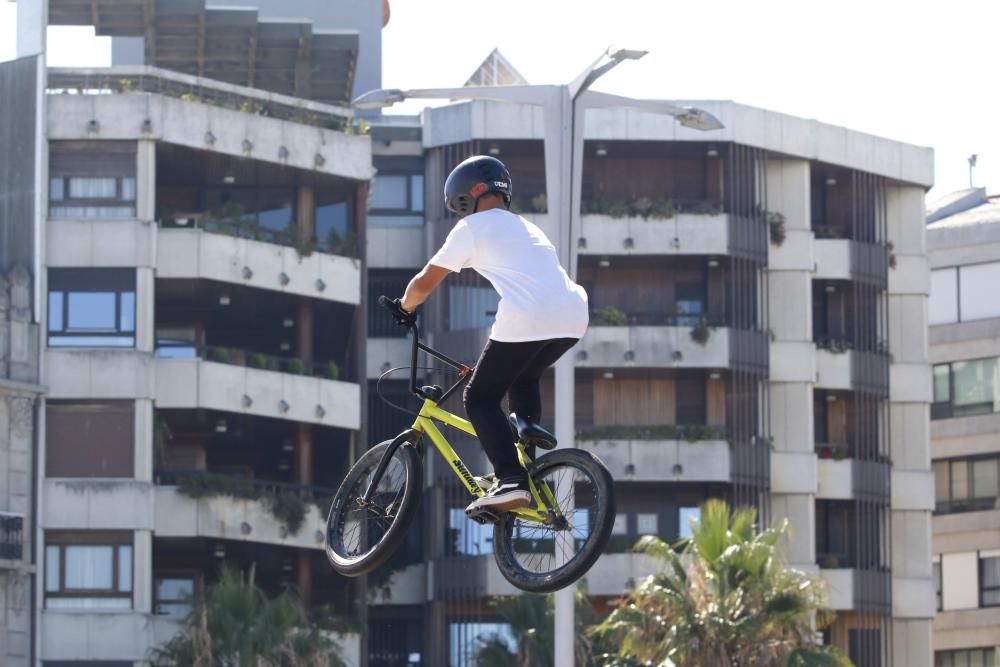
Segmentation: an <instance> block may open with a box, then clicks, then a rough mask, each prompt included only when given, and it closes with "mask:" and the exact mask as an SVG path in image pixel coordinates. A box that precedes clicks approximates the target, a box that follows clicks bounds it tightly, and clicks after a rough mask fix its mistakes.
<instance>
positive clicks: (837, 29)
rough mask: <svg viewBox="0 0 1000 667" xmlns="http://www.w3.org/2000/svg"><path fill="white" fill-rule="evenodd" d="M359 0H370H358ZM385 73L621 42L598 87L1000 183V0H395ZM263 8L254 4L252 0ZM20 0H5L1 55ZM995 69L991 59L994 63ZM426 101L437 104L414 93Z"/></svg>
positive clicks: (558, 64)
mask: <svg viewBox="0 0 1000 667" xmlns="http://www.w3.org/2000/svg"><path fill="white" fill-rule="evenodd" d="M355 1H358V0H355ZM391 3H392V19H391V21H390V22H389V25H388V26H387V27H386V28H385V29H384V31H383V35H382V38H383V42H382V59H383V62H382V65H383V67H382V83H383V85H384V86H386V87H391V88H404V89H405V88H433V87H453V86H459V85H461V84H462V83H464V82H465V80H466V79H467V78H468V76H469V75H470V74H471V73H472V71H473V70H474V69H475V68H476V66H477V65H478V64H479V63H480V62H481V61H482V60H483V59H484V58H485V57H486V56H487V55H488V54H489V53H490V51H492V49H493V48H494V47H498V48H499V49H500V51H501V52H502V53H503V54H504V55H505V56H506V57H507V59H508V60H509V61H510V62H511V63H512V64H513V65H514V66H515V67H516V68H517V69H518V70H519V71H520V72H521V74H523V75H524V77H525V78H526V79H527V80H528V81H529V82H530V83H568V82H569V81H571V80H572V79H574V78H575V77H576V75H577V74H578V73H579V72H580V71H582V70H583V69H584V68H586V67H587V66H588V65H589V64H590V63H591V62H592V61H593V60H594V59H595V58H597V56H599V55H600V54H601V53H602V52H603V51H604V50H605V49H606V48H607V47H608V46H611V45H614V46H616V47H623V48H631V49H645V50H648V51H649V55H647V56H646V57H645V58H643V59H642V60H640V61H636V62H626V63H623V64H622V65H620V66H619V67H618V68H616V69H615V70H614V71H613V72H611V73H609V74H608V75H606V76H605V77H604V78H602V79H601V80H600V81H599V82H598V83H597V84H596V85H595V86H594V89H595V90H601V91H604V92H609V93H617V94H622V95H630V96H633V97H647V98H654V99H676V100H699V99H701V100H708V99H728V100H734V101H736V102H740V103H743V104H749V105H752V106H757V107H763V108H766V109H773V110H775V111H780V112H783V113H788V114H792V115H796V116H801V117H804V118H816V119H818V120H821V121H824V122H827V123H832V124H834V125H842V126H845V127H848V128H850V129H853V130H858V131H862V132H868V133H871V134H876V135H880V136H884V137H887V138H890V139H896V140H900V141H905V142H909V143H913V144H917V145H921V146H930V147H932V148H934V151H935V181H936V184H935V187H934V188H933V189H932V190H931V192H930V194H929V199H931V200H933V199H935V198H936V197H938V196H941V195H944V194H946V193H948V192H951V191H953V190H957V189H961V188H966V187H968V186H969V166H968V161H967V159H968V157H969V156H970V155H972V154H974V153H975V154H977V155H978V161H977V166H976V168H975V171H974V175H973V176H974V180H973V183H974V185H976V186H977V187H979V186H985V187H986V188H987V191H988V192H990V193H991V194H1000V131H998V127H997V125H998V124H1000V123H998V121H1000V86H998V85H997V84H996V83H995V82H993V81H992V80H991V78H990V77H991V72H992V67H995V65H992V64H994V63H997V61H998V58H997V55H996V50H995V46H993V45H994V44H995V43H996V27H997V26H998V25H1000V2H997V1H996V0H948V1H947V2H945V1H944V0H935V1H933V2H931V1H927V0H908V1H898V0H863V1H858V0H840V1H838V2H818V1H817V0H715V1H714V2H707V1H704V0H703V1H702V2H691V1H690V0H685V1H683V2H682V1H678V0H614V1H613V2H611V1H607V0H603V1H600V0H576V1H570V0H503V1H502V2H500V1H499V0H487V1H485V2H484V1H483V0H476V2H469V0H420V1H419V2H418V1H417V0H391ZM248 4H252V0H250V1H249V2H248ZM15 8H16V5H14V4H11V3H8V2H5V1H4V0H0V60H7V59H10V58H12V57H14V33H15V23H16V22H15V12H16V9H15ZM49 42H50V47H49V48H50V58H49V62H50V64H51V65H57V66H58V65H62V66H67V65H78V66H84V65H92V66H100V65H106V64H109V62H110V45H109V41H108V40H107V39H106V38H95V37H93V31H92V30H91V29H89V28H63V27H59V28H50V33H49ZM991 66H992V67H991ZM407 104H408V106H404V107H403V108H402V109H399V111H404V112H410V113H415V112H417V111H419V109H420V107H421V106H424V105H425V103H420V102H411V103H407Z"/></svg>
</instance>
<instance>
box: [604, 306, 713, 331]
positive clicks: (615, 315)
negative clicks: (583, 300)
mask: <svg viewBox="0 0 1000 667" xmlns="http://www.w3.org/2000/svg"><path fill="white" fill-rule="evenodd" d="M702 324H704V326H709V327H724V326H727V322H726V316H725V315H723V314H722V313H670V312H660V313H657V312H628V313H626V312H624V311H622V310H619V309H618V308H617V307H615V306H605V307H600V306H595V307H594V308H592V309H591V311H590V325H591V326H595V327H617V326H621V327H626V326H653V327H696V326H699V325H702Z"/></svg>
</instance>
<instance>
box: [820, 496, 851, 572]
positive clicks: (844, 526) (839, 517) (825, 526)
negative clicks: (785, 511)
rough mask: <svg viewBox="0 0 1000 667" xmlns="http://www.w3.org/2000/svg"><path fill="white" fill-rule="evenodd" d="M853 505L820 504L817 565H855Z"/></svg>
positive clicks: (821, 501) (842, 566) (832, 501)
mask: <svg viewBox="0 0 1000 667" xmlns="http://www.w3.org/2000/svg"><path fill="white" fill-rule="evenodd" d="M852 510H853V508H852V506H851V504H850V502H845V501H837V500H817V501H816V563H817V564H818V565H819V566H820V567H822V568H831V569H837V568H850V567H853V566H854V532H855V531H854V520H853V519H854V512H853V511H852Z"/></svg>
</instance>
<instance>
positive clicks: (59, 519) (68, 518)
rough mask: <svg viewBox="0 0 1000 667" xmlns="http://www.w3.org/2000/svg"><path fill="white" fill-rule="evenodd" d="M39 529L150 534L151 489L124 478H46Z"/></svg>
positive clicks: (151, 523)
mask: <svg viewBox="0 0 1000 667" xmlns="http://www.w3.org/2000/svg"><path fill="white" fill-rule="evenodd" d="M43 493H44V500H45V502H44V503H43V504H42V507H43V510H44V514H43V520H44V523H43V525H44V526H45V527H46V528H50V529H71V530H152V528H153V502H154V497H153V488H152V485H151V484H149V483H148V482H138V481H135V480H131V479H125V478H106V479H100V478H98V479H87V480H82V479H57V478H51V477H49V478H47V479H46V480H45V482H44V486H43Z"/></svg>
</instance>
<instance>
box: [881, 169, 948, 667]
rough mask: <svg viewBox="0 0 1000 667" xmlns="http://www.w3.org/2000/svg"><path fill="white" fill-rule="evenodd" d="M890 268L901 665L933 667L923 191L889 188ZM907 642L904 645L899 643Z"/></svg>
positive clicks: (895, 589) (896, 622)
mask: <svg viewBox="0 0 1000 667" xmlns="http://www.w3.org/2000/svg"><path fill="white" fill-rule="evenodd" d="M886 214H887V227H888V241H889V242H890V243H891V244H892V247H891V251H890V252H891V253H892V255H893V257H892V261H891V262H890V268H889V289H888V294H887V299H888V309H889V331H888V337H889V350H890V353H891V360H892V363H891V364H890V366H889V429H890V431H889V432H890V442H889V445H890V452H891V458H892V462H893V468H892V484H891V488H892V502H891V512H892V607H893V611H892V613H893V617H894V618H893V630H894V633H895V634H894V644H895V655H894V662H895V664H897V665H920V666H921V667H924V666H927V667H929V665H930V664H931V657H930V656H931V655H932V652H931V651H930V645H931V643H932V638H933V629H932V623H933V619H934V616H935V613H936V602H935V596H934V582H933V579H932V576H931V512H932V511H933V509H934V479H933V475H932V473H931V469H930V458H931V456H930V454H931V452H930V428H929V423H928V418H929V414H928V413H929V404H930V402H931V399H932V387H931V372H930V365H929V363H928V349H927V348H928V340H927V338H928V330H927V297H928V294H929V293H930V266H929V261H928V258H927V243H926V229H925V213H924V190H923V188H921V187H915V186H902V185H890V186H888V187H887V188H886ZM901 637H902V641H901Z"/></svg>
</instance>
